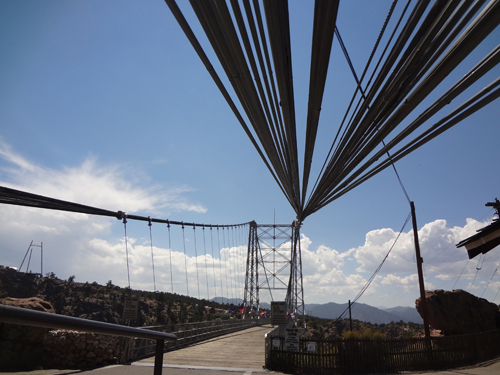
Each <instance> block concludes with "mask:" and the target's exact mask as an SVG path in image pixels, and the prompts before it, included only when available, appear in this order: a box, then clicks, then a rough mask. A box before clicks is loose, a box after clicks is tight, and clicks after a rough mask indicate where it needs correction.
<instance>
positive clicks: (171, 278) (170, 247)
mask: <svg viewBox="0 0 500 375" xmlns="http://www.w3.org/2000/svg"><path fill="white" fill-rule="evenodd" d="M167 229H168V249H169V252H168V253H169V256H170V286H171V290H172V294H173V293H174V276H173V273H172V242H171V241H170V223H167ZM210 229H212V228H210Z"/></svg>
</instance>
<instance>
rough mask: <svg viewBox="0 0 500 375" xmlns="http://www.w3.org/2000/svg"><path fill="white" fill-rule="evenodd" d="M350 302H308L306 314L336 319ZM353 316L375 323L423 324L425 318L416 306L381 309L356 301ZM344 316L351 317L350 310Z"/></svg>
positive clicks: (352, 310) (352, 311) (352, 308)
mask: <svg viewBox="0 0 500 375" xmlns="http://www.w3.org/2000/svg"><path fill="white" fill-rule="evenodd" d="M348 306H349V305H348V304H347V303H343V304H339V303H334V302H329V303H325V304H322V305H319V304H306V314H307V315H311V316H316V317H318V318H324V319H335V318H338V317H340V315H341V314H342V313H343V312H344V311H346V310H347V309H348ZM351 314H352V318H353V319H356V320H360V321H362V322H370V323H373V324H382V323H384V324H387V323H390V322H399V321H401V320H402V321H403V322H406V323H408V322H412V323H419V324H423V320H422V318H421V317H420V314H419V313H418V312H417V309H416V308H414V307H403V306H398V307H392V308H389V309H379V308H376V307H373V306H370V305H366V304H364V303H356V304H355V305H354V306H352V307H351ZM344 318H349V311H346V313H345V315H344Z"/></svg>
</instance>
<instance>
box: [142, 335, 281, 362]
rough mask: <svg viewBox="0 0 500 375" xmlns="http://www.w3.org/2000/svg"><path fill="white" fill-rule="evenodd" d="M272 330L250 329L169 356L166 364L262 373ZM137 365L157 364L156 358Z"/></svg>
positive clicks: (166, 357) (165, 357)
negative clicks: (266, 344)
mask: <svg viewBox="0 0 500 375" xmlns="http://www.w3.org/2000/svg"><path fill="white" fill-rule="evenodd" d="M271 328H272V327H271V326H270V325H264V326H258V327H254V328H249V329H246V330H244V331H239V332H234V333H231V334H228V335H224V336H220V337H216V338H213V339H211V340H207V341H203V342H201V343H198V344H193V345H190V346H188V347H186V348H183V349H178V350H174V351H171V352H168V353H165V354H164V356H163V364H164V365H184V366H193V367H198V366H202V367H221V368H240V369H260V370H262V367H263V366H264V363H265V358H264V355H265V351H264V345H265V344H264V335H265V334H266V333H267V332H269V331H270V330H271ZM136 363H137V364H144V365H146V364H147V363H154V357H151V358H146V359H144V360H142V361H139V362H136ZM184 366H183V367H184Z"/></svg>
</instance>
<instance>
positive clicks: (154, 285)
mask: <svg viewBox="0 0 500 375" xmlns="http://www.w3.org/2000/svg"><path fill="white" fill-rule="evenodd" d="M149 219H150V220H149V223H148V226H149V242H150V243H151V266H152V267H153V287H154V291H155V292H156V277H155V258H154V255H153V232H152V231H151V226H152V224H151V218H149Z"/></svg>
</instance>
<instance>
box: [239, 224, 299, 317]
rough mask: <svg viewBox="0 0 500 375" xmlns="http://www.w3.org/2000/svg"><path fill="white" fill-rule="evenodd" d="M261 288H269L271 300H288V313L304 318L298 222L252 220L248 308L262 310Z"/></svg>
mask: <svg viewBox="0 0 500 375" xmlns="http://www.w3.org/2000/svg"><path fill="white" fill-rule="evenodd" d="M261 291H268V292H269V296H270V299H271V301H283V300H284V301H286V306H287V314H294V315H295V317H296V319H297V321H303V316H304V290H303V287H302V258H301V250H300V223H299V222H297V221H294V222H293V223H292V224H291V225H286V224H284V225H283V224H280V225H278V224H273V225H272V224H270V225H267V224H261V225H258V224H257V223H256V222H255V221H252V222H251V223H250V230H249V234H248V255H247V267H246V276H245V294H244V300H243V307H244V308H246V312H249V311H258V310H259V308H260V293H261ZM273 292H274V294H273Z"/></svg>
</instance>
